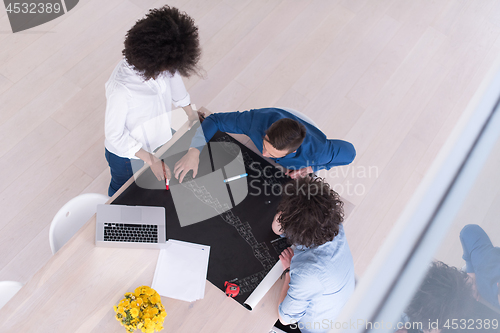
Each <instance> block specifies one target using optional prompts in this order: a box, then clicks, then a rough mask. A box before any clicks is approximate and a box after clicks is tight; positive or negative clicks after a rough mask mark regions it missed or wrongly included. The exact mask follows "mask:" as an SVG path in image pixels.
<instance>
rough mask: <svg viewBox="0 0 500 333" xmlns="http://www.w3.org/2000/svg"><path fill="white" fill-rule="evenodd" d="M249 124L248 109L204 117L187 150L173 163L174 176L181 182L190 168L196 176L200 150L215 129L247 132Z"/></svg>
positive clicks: (237, 132)
mask: <svg viewBox="0 0 500 333" xmlns="http://www.w3.org/2000/svg"><path fill="white" fill-rule="evenodd" d="M251 124H252V114H251V112H249V111H245V112H225V113H214V114H211V115H210V116H208V117H207V118H205V120H204V121H203V123H202V124H201V126H200V127H199V128H198V129H197V130H196V133H195V135H194V137H193V139H192V140H191V146H190V148H189V150H188V152H187V153H186V155H184V156H183V157H182V158H181V159H180V160H179V161H178V162H177V163H176V164H175V167H174V176H175V178H177V179H179V183H182V180H183V179H184V177H185V176H186V174H187V173H188V172H189V171H190V170H193V178H194V177H196V174H197V173H198V164H199V161H200V158H199V156H200V152H201V151H202V150H203V147H204V146H205V144H206V143H207V142H208V141H210V139H212V137H213V136H214V135H215V133H217V131H222V132H226V133H233V134H247V133H249V131H250V129H251Z"/></svg>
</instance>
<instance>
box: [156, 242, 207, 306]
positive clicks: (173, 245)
mask: <svg viewBox="0 0 500 333" xmlns="http://www.w3.org/2000/svg"><path fill="white" fill-rule="evenodd" d="M209 254H210V246H206V245H199V244H193V243H187V242H181V241H176V240H169V241H167V247H166V248H165V249H162V250H161V251H160V255H159V257H158V263H157V264H156V271H155V275H154V277H153V284H152V286H151V287H152V288H153V289H155V290H156V291H157V292H158V294H160V295H161V296H165V297H171V298H175V299H179V300H182V301H187V302H193V301H196V300H198V299H202V298H203V297H204V296H205V283H206V279H207V269H208V257H209Z"/></svg>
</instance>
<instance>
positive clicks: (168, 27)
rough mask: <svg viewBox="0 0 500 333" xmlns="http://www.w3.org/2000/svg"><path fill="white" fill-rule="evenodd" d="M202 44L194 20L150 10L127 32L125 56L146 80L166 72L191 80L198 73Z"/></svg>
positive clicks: (171, 9) (174, 11) (168, 11)
mask: <svg viewBox="0 0 500 333" xmlns="http://www.w3.org/2000/svg"><path fill="white" fill-rule="evenodd" d="M199 44H200V43H199V38H198V28H197V27H196V26H195V25H194V20H193V19H192V18H191V17H189V16H188V15H187V14H186V13H185V12H180V11H179V10H178V9H177V8H174V7H169V6H163V7H161V8H157V9H151V10H150V11H149V13H148V14H147V15H146V17H145V18H143V19H140V20H139V21H137V22H136V23H135V25H134V26H133V27H132V28H131V29H130V30H129V31H128V32H127V36H126V38H125V48H124V50H123V52H122V53H123V55H124V56H125V59H126V60H127V62H128V63H129V64H130V65H131V66H133V67H134V69H135V70H136V71H137V72H138V73H139V74H140V75H141V76H142V77H143V78H144V79H145V80H149V79H151V78H156V77H157V76H158V75H160V74H161V73H162V72H165V71H168V72H169V73H170V74H172V75H173V74H174V73H175V72H176V71H178V72H179V73H180V74H181V75H183V76H185V77H188V76H190V75H191V74H193V73H197V72H198V69H197V67H196V64H197V63H198V60H199V59H200V55H201V49H200V45H199Z"/></svg>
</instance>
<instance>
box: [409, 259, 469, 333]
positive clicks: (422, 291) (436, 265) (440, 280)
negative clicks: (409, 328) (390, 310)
mask: <svg viewBox="0 0 500 333" xmlns="http://www.w3.org/2000/svg"><path fill="white" fill-rule="evenodd" d="M475 302H476V300H475V299H474V297H473V292H472V285H471V283H469V282H468V279H467V273H465V272H462V271H459V270H458V269H457V268H456V267H450V266H448V265H446V264H445V263H443V262H441V261H435V262H433V263H432V264H431V266H430V268H429V271H428V272H427V275H426V276H425V278H424V281H423V282H422V284H421V285H420V287H419V288H418V291H417V292H416V294H415V296H413V299H412V301H411V302H410V305H409V306H408V307H407V309H406V315H407V316H408V318H409V320H410V322H412V323H422V325H423V328H424V329H426V328H427V326H428V323H429V321H430V322H431V323H432V322H436V320H438V321H439V322H438V324H439V329H443V325H444V324H445V323H446V321H447V320H449V323H450V325H451V321H452V320H453V319H456V320H460V319H467V318H468V317H469V314H468V311H470V310H471V309H472V308H473V307H474V303H475Z"/></svg>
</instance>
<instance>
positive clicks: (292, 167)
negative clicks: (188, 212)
mask: <svg viewBox="0 0 500 333" xmlns="http://www.w3.org/2000/svg"><path fill="white" fill-rule="evenodd" d="M218 130H219V131H222V132H226V133H235V134H245V135H247V136H248V137H250V139H251V140H252V141H253V143H254V144H255V146H256V147H257V148H258V149H259V151H260V152H262V155H263V156H264V157H269V158H271V159H273V160H274V161H275V162H276V163H278V164H280V165H282V166H283V167H285V168H286V169H288V171H287V174H288V175H289V176H290V177H292V178H297V177H303V176H305V175H307V174H309V173H312V172H315V171H319V170H321V169H327V170H328V169H330V168H331V167H334V166H338V165H346V164H350V163H351V162H352V161H353V160H354V157H355V156H356V151H355V149H354V146H353V145H352V144H351V143H349V142H346V141H342V140H333V139H327V137H326V135H325V134H324V133H323V132H321V131H320V130H319V129H318V128H317V127H316V126H314V125H312V124H310V123H309V122H307V121H304V120H303V119H301V118H299V117H297V116H296V115H294V114H293V113H290V112H288V111H286V110H283V109H278V108H264V109H254V110H250V111H244V112H227V113H214V114H212V115H210V116H209V117H207V118H206V119H205V120H204V121H203V123H202V126H201V127H200V128H199V129H198V130H197V132H196V135H195V137H194V138H193V141H192V142H191V148H189V151H188V152H187V154H186V155H184V156H183V157H182V158H181V159H180V160H179V161H178V162H177V163H176V165H175V167H174V174H175V178H177V179H179V182H182V180H183V179H184V176H185V175H186V173H187V172H188V171H190V170H193V177H196V174H197V172H198V163H199V154H200V151H201V150H202V149H203V146H204V145H205V142H208V141H210V139H211V138H212V137H213V136H214V134H215V133H216V132H217V131H218Z"/></svg>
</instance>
